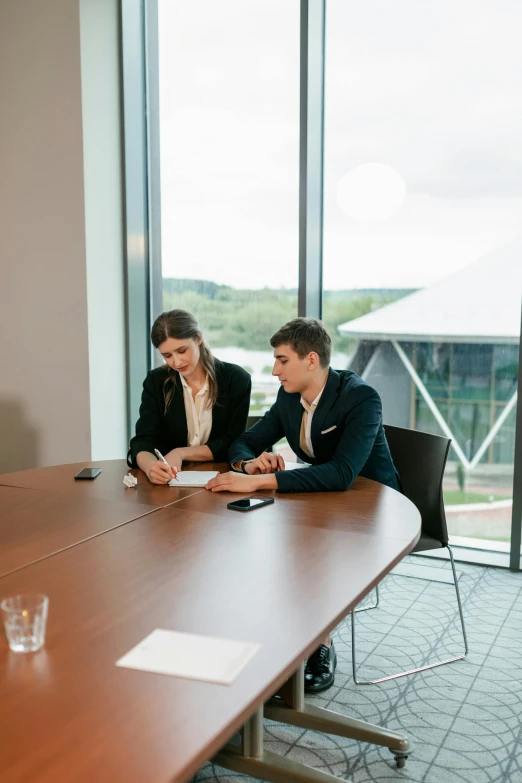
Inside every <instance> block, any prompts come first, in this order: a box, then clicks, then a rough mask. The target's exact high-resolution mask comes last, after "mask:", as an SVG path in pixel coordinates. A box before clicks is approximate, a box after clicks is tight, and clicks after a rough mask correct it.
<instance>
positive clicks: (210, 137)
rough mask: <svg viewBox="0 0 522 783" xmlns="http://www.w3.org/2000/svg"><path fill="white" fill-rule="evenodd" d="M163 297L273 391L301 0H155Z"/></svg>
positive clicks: (293, 177)
mask: <svg viewBox="0 0 522 783" xmlns="http://www.w3.org/2000/svg"><path fill="white" fill-rule="evenodd" d="M158 15H159V20H158V22H159V23H158V29H159V40H158V50H159V107H160V108H159V111H160V122H159V135H160V148H161V166H160V178H161V237H162V239H161V255H162V273H163V307H164V308H165V309H171V308H174V307H180V308H184V309H187V310H189V311H191V312H192V313H194V315H195V316H196V317H197V319H198V321H199V323H200V325H201V327H202V328H203V331H204V333H205V337H206V339H207V341H208V342H209V344H210V346H211V348H212V350H213V352H214V354H215V355H216V356H217V357H218V358H221V359H223V360H225V361H230V362H234V363H236V364H239V365H241V366H243V367H244V368H245V369H246V370H247V371H248V372H250V373H251V374H252V379H253V393H252V407H251V413H253V414H256V413H261V412H263V411H264V410H266V409H267V407H268V406H269V405H270V404H271V402H272V401H273V400H274V399H275V395H276V393H277V390H278V383H277V381H276V379H274V378H273V377H272V375H271V371H272V365H273V359H272V351H271V348H270V344H269V339H270V336H271V335H272V334H273V333H274V331H276V330H277V329H278V328H279V327H280V326H281V325H282V324H283V323H285V321H288V320H290V319H291V318H295V316H296V315H297V285H298V184H299V2H298V0H285V2H284V3H281V2H278V0H248V2H244V0H223V1H222V2H215V0H191V2H186V0H159V4H158Z"/></svg>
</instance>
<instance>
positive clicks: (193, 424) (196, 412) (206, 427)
mask: <svg viewBox="0 0 522 783" xmlns="http://www.w3.org/2000/svg"><path fill="white" fill-rule="evenodd" d="M179 377H180V378H181V384H182V386H183V401H184V403H185V414H186V416H187V430H188V436H187V445H188V446H204V445H205V444H206V443H207V441H208V439H209V437H210V430H211V429H212V408H209V407H208V392H209V390H208V380H207V381H205V385H204V386H203V387H202V388H201V389H200V390H199V391H198V393H197V394H196V396H195V397H193V396H192V389H191V388H190V386H189V385H188V383H187V381H186V380H185V378H184V377H183V376H182V375H181V373H180V376H179Z"/></svg>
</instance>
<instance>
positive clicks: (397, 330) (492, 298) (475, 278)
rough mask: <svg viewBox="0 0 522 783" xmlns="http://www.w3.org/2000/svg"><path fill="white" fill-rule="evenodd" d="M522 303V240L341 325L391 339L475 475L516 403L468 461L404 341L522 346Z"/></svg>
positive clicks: (349, 333) (353, 333) (342, 329)
mask: <svg viewBox="0 0 522 783" xmlns="http://www.w3.org/2000/svg"><path fill="white" fill-rule="evenodd" d="M521 299H522V240H521V239H520V238H518V237H517V239H516V240H514V241H513V242H511V243H510V244H509V245H507V246H506V247H504V248H502V249H501V250H497V251H495V252H494V253H490V254H488V255H486V256H484V257H483V258H480V259H478V260H477V261H475V262H474V263H473V264H470V265H469V266H467V267H465V268H464V269H461V270H459V271H458V272H456V273H455V274H453V275H451V276H450V277H447V278H445V279H444V280H441V281H440V282H438V283H435V284H434V285H432V286H429V287H428V288H424V289H422V290H420V291H416V292H415V293H413V294H410V295H409V296H405V297H404V298H403V299H399V300H398V301H396V302H392V303H391V304H389V305H385V306H384V307H382V308H380V309H379V310H376V311H375V312H373V313H368V314H367V315H363V316H361V317H360V318H355V319H354V320H353V321H348V322H347V323H345V324H341V326H339V327H338V331H339V333H340V334H342V335H343V336H345V337H354V338H359V339H361V340H371V341H375V342H384V341H389V342H390V343H391V344H392V346H393V347H394V349H395V351H396V353H397V355H398V356H399V358H400V360H401V362H402V364H403V365H404V367H405V369H406V371H407V372H408V374H409V375H410V377H411V379H412V380H413V382H414V384H415V386H416V387H417V389H418V390H419V392H420V394H421V395H422V397H423V398H424V400H425V402H426V404H427V405H428V407H429V409H430V410H431V412H432V413H433V416H434V417H435V419H436V421H437V423H438V425H439V426H440V428H441V430H442V432H443V433H444V434H445V435H446V436H447V437H448V438H451V440H452V446H453V449H454V451H455V453H456V455H457V457H458V459H459V461H460V462H461V463H462V466H463V467H464V469H465V470H466V471H472V470H473V469H474V468H475V467H476V466H477V465H478V463H479V462H480V460H481V458H482V456H483V454H484V452H485V451H486V449H487V448H488V446H489V445H490V443H491V442H492V441H493V439H494V437H495V435H496V434H497V433H498V431H499V430H500V428H501V427H502V425H503V424H504V422H505V421H506V419H507V417H508V416H509V414H510V412H511V411H512V410H513V408H514V407H515V405H516V402H517V392H515V393H514V394H513V395H512V397H511V398H510V399H509V400H508V402H507V404H506V406H505V407H504V409H503V411H502V413H501V415H500V416H499V417H498V419H497V420H496V421H495V423H494V424H493V426H492V427H491V429H490V430H489V432H488V434H487V435H486V437H485V439H484V440H483V442H482V443H481V444H480V446H479V447H478V449H477V451H476V452H475V454H474V455H473V457H472V458H471V459H468V458H467V457H466V455H465V454H464V451H463V449H462V447H461V445H460V444H459V442H458V440H457V438H456V437H455V434H454V432H452V430H451V428H450V427H449V425H448V423H447V422H446V420H445V419H444V417H443V416H442V414H441V412H440V410H439V408H438V406H437V404H436V403H435V401H434V399H433V398H432V396H431V395H430V393H429V391H428V390H427V388H426V386H425V385H424V383H423V382H422V379H421V378H420V376H419V375H418V373H417V372H416V370H415V368H414V367H413V365H412V363H411V362H410V360H409V358H408V356H407V355H406V353H405V351H404V350H403V348H402V347H401V345H400V343H401V342H403V343H404V342H415V343H419V342H437V343H468V344H469V343H472V344H473V343H474V344H477V345H484V344H496V345H505V344H518V343H519V341H520V308H521Z"/></svg>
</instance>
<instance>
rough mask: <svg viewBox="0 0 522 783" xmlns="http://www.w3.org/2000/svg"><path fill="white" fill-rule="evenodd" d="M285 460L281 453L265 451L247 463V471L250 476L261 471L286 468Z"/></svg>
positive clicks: (268, 471)
mask: <svg viewBox="0 0 522 783" xmlns="http://www.w3.org/2000/svg"><path fill="white" fill-rule="evenodd" d="M284 469H285V461H284V459H283V458H282V456H281V455H280V454H269V453H268V451H263V453H262V454H260V455H259V457H257V458H256V459H253V460H251V462H247V463H246V464H245V472H246V473H248V475H249V476H258V475H259V474H260V473H275V472H276V470H284Z"/></svg>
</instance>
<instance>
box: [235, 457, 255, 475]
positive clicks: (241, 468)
mask: <svg viewBox="0 0 522 783" xmlns="http://www.w3.org/2000/svg"><path fill="white" fill-rule="evenodd" d="M247 462H251V460H249V459H241V460H239V461H238V462H234V463H232V470H235V471H236V473H246V470H245V465H246V464H247Z"/></svg>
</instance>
